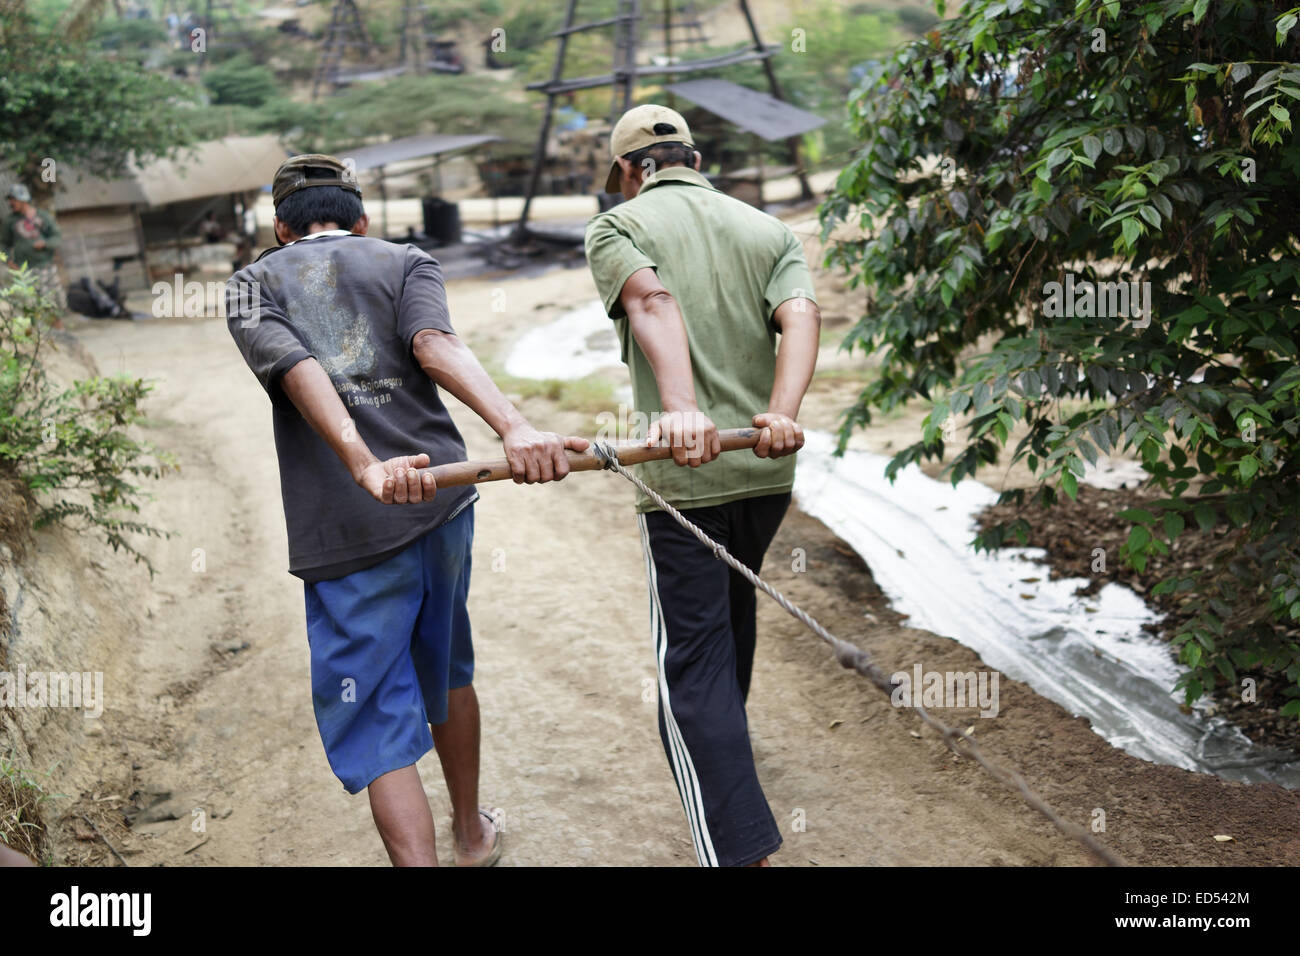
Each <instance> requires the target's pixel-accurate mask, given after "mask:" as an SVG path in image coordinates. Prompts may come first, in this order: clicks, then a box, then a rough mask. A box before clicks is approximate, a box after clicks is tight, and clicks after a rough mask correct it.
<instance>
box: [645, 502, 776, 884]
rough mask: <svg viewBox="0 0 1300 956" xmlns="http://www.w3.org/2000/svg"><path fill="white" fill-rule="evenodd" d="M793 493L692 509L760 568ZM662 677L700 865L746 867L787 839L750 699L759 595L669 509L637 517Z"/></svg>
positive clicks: (674, 761)
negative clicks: (760, 754)
mask: <svg viewBox="0 0 1300 956" xmlns="http://www.w3.org/2000/svg"><path fill="white" fill-rule="evenodd" d="M789 505H790V495H789V494H788V493H787V494H781V495H765V496H762V497H757V498H742V499H741V500H739V501H732V502H728V503H727V504H723V505H715V506H712V507H707V508H691V509H687V510H684V511H683V512H682V513H683V514H684V515H685V516H686V517H687V518H688V519H689V520H690V521H692V522H693V523H695V524H697V525H699V527H700V529H701V530H703V531H704V533H705V534H707V535H709V537H711V538H713V539H714V540H715V541H717V542H718V543H720V544H721V545H723V547H725V548H726V549H727V550H728V551H730V552H731V553H732V554H733V555H735V557H736V558H737V559H738V560H740V561H741V563H743V564H745V565H746V566H747V567H749V568H751V569H752V570H754V571H758V570H759V569H760V568H761V567H762V564H763V552H765V551H766V550H767V546H768V545H769V544H771V542H772V538H773V537H774V536H775V535H776V531H777V528H778V527H780V525H781V519H782V517H784V515H785V511H786V508H788V507H789ZM638 522H639V524H640V525H641V543H642V545H643V546H644V547H645V551H646V574H647V576H648V577H649V583H650V630H651V633H652V634H653V635H654V647H655V660H656V661H657V664H658V671H659V734H660V736H661V737H662V738H663V742H664V750H665V751H666V752H667V754H668V762H669V764H670V765H671V767H672V771H673V777H674V778H675V779H676V781H677V791H678V793H679V794H680V796H681V798H682V807H683V808H684V809H685V810H686V819H687V822H688V823H689V824H690V828H691V838H692V840H693V841H694V843H695V852H696V854H697V855H698V856H699V859H700V864H701V865H702V866H746V865H748V864H750V863H754V862H756V861H757V860H761V859H762V858H763V857H765V856H767V855H768V854H770V853H773V852H775V851H776V849H777V848H778V847H780V845H781V833H780V831H779V830H778V829H777V825H776V820H775V819H774V818H773V817H772V811H771V810H770V809H769V808H768V805H767V799H766V798H765V797H764V796H763V790H762V788H761V787H760V786H759V784H758V774H757V773H756V772H755V770H754V755H753V752H752V751H751V750H750V746H749V722H748V720H747V719H746V717H745V698H746V696H747V694H748V692H749V678H750V674H751V673H752V671H753V665H754V643H755V633H756V625H755V619H754V615H755V593H754V588H753V586H752V585H751V584H750V583H749V582H748V581H746V580H745V579H744V578H742V577H741V576H740V575H738V574H736V573H735V572H734V571H732V570H731V569H730V568H729V567H727V565H725V564H724V563H723V562H722V561H720V560H718V559H717V558H715V557H714V556H713V552H712V551H710V550H709V549H708V548H706V547H705V546H704V545H703V544H701V543H700V542H699V541H698V540H697V539H696V538H695V536H694V535H692V534H691V533H690V532H689V531H687V530H685V529H684V528H682V527H681V525H679V524H678V523H677V522H676V521H674V520H673V519H672V518H671V517H669V516H668V515H667V514H664V513H663V512H662V511H652V512H650V513H648V514H644V515H639V516H638Z"/></svg>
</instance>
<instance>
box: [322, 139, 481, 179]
mask: <svg viewBox="0 0 1300 956" xmlns="http://www.w3.org/2000/svg"><path fill="white" fill-rule="evenodd" d="M500 139H501V137H500V136H488V135H482V134H480V135H471V136H443V135H440V134H436V133H435V134H430V135H425V136H405V137H403V138H402V139H395V140H391V141H390V142H387V143H379V144H377V145H374V146H360V147H358V148H356V149H353V150H345V151H342V152H339V153H338V154H337V156H338V157H339V159H342V160H345V161H346V160H349V159H350V160H352V161H353V163H355V168H356V169H357V171H359V172H360V171H362V170H366V169H377V168H378V167H380V166H387V165H388V164H389V163H400V162H402V161H403V160H407V159H419V158H421V157H423V156H440V155H442V154H443V153H453V152H456V151H458V150H462V149H473V148H474V147H475V146H482V145H483V144H484V143H495V142H497V141H499V140H500Z"/></svg>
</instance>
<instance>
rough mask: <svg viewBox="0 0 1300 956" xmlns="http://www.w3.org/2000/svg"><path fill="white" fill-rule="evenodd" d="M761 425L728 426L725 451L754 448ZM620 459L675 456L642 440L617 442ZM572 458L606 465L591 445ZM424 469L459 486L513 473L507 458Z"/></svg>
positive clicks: (442, 482) (577, 465)
mask: <svg viewBox="0 0 1300 956" xmlns="http://www.w3.org/2000/svg"><path fill="white" fill-rule="evenodd" d="M761 432H762V429H761V428H727V429H723V430H722V431H720V432H718V438H719V439H720V440H721V442H722V450H723V451H737V450H739V449H742V448H753V447H754V446H755V445H757V444H758V436H759V435H760V433H761ZM614 448H615V449H616V450H617V451H618V460H619V463H620V464H623V465H639V464H641V463H642V462H646V461H663V460H665V459H668V458H672V457H673V450H672V449H671V448H669V447H668V446H667V445H664V444H659V445H654V446H648V445H646V444H645V442H643V441H627V442H616V443H615V444H614ZM565 454H566V455H567V456H568V458H569V469H570V470H571V471H599V470H600V469H602V468H604V467H605V464H604V462H602V461H601V460H600V459H599V458H598V457H597V456H596V453H595V452H594V451H592V449H590V448H588V449H587V450H586V451H569V452H565ZM420 471H421V472H425V471H431V472H433V480H434V481H435V482H437V486H438V487H439V488H456V487H459V486H461V485H477V484H479V483H480V482H484V481H504V480H505V479H507V478H510V477H512V475H511V473H510V464H509V462H507V461H506V460H505V459H504V458H496V459H489V460H483V461H456V462H452V463H451V464H448V465H436V466H434V467H433V468H422V469H420Z"/></svg>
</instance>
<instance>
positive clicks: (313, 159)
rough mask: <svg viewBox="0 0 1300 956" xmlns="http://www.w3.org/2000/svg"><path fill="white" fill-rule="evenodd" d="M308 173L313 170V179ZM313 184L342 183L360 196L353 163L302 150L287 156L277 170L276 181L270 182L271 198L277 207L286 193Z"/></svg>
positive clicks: (335, 184)
mask: <svg viewBox="0 0 1300 956" xmlns="http://www.w3.org/2000/svg"><path fill="white" fill-rule="evenodd" d="M309 172H311V173H313V175H312V176H311V178H308V173H309ZM311 186H340V187H342V188H343V189H348V190H351V191H352V192H354V193H356V194H357V195H358V196H360V195H361V187H360V186H358V185H357V173H356V170H355V169H353V168H352V167H351V166H346V165H344V163H343V161H342V160H339V159H336V158H335V157H333V156H326V155H325V154H324V153H303V154H302V155H301V156H293V157H290V158H289V159H286V160H285V161H284V162H283V163H282V164H281V165H280V168H279V169H277V170H276V171H275V180H274V181H273V182H272V184H271V201H272V202H273V203H274V204H275V205H276V207H277V208H278V207H279V205H280V203H282V202H284V199H285V197H286V196H291V195H292V194H294V193H296V192H297V191H298V190H300V189H307V188H309V187H311Z"/></svg>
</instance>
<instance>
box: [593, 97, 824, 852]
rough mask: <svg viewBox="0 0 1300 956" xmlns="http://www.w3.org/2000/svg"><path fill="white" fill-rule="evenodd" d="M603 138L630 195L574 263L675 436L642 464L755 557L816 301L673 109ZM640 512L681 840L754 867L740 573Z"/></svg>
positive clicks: (787, 239)
mask: <svg viewBox="0 0 1300 956" xmlns="http://www.w3.org/2000/svg"><path fill="white" fill-rule="evenodd" d="M610 145H611V153H612V165H611V167H610V172H609V179H608V181H607V182H606V184H605V190H606V192H611V193H615V192H621V193H622V195H623V197H624V199H626V200H627V201H626V202H624V203H622V204H621V205H618V206H615V207H614V208H613V209H611V210H609V211H608V212H605V213H602V214H601V215H599V216H596V217H595V218H594V219H592V220H591V222H590V224H589V225H588V226H587V261H588V263H589V264H590V266H591V272H592V275H593V276H594V278H595V280H596V287H597V289H599V291H600V295H601V298H602V300H603V301H604V305H605V310H606V311H607V312H608V313H609V316H610V318H612V319H613V320H614V324H615V327H616V330H617V332H618V335H619V339H620V341H621V343H622V351H623V360H624V361H625V362H626V363H627V365H628V369H629V371H630V372H631V377H632V391H633V397H634V400H635V402H636V407H637V410H638V412H640V413H641V414H643V415H645V416H648V418H649V419H650V421H651V424H650V426H649V428H648V433H647V435H646V441H647V443H649V444H656V443H659V442H660V441H663V442H665V443H667V444H668V445H670V446H671V447H672V449H673V461H672V462H667V461H664V462H652V463H649V464H644V465H640V466H638V470H639V474H640V476H641V478H642V479H643V480H644V481H645V482H646V483H647V484H648V485H650V486H651V487H653V488H655V489H656V490H658V491H659V492H660V493H661V494H662V495H663V496H664V497H665V498H666V499H667V500H668V501H669V503H671V504H672V505H673V506H674V507H676V508H678V509H680V510H682V511H683V512H684V513H685V514H686V516H687V517H688V518H689V519H690V520H691V521H693V522H694V523H695V524H697V525H698V526H699V527H701V528H702V529H704V531H705V532H707V533H708V534H709V535H710V536H711V537H712V538H714V540H716V541H719V542H720V543H721V544H723V545H724V546H725V547H726V548H727V550H728V551H730V552H731V553H732V554H733V555H735V556H736V557H737V558H738V559H739V560H740V561H742V562H743V563H744V564H746V565H747V566H748V567H750V568H752V569H753V570H754V571H758V570H759V568H760V567H761V566H762V563H763V553H764V552H765V551H766V550H767V547H768V545H769V544H770V543H771V541H772V538H773V536H775V534H776V531H777V528H778V527H779V526H780V523H781V519H782V517H783V516H784V514H785V511H786V508H787V507H788V506H789V504H790V489H791V487H792V486H793V484H794V458H793V455H794V453H795V452H796V451H798V450H799V448H801V447H802V446H803V431H802V429H801V428H800V427H799V425H798V423H797V422H796V418H797V416H798V414H799V405H800V403H801V402H802V401H803V395H804V392H805V390H806V389H807V387H808V383H809V381H810V380H811V379H812V374H813V368H814V366H815V364H816V360H817V341H818V335H819V332H820V326H821V316H820V313H819V312H818V309H817V305H816V302H815V301H814V299H813V293H812V279H811V277H810V274H809V271H808V264H807V262H806V261H805V260H804V255H803V247H802V246H801V245H800V243H799V240H798V239H797V238H796V237H795V236H794V234H793V233H792V232H791V231H790V230H789V228H788V227H786V225H785V224H784V223H782V222H781V221H780V220H778V219H775V218H773V217H771V216H769V215H767V214H766V213H763V212H760V211H759V210H757V209H754V208H753V207H751V206H748V205H746V204H745V203H743V202H740V201H739V200H736V199H732V198H731V197H729V196H725V195H723V194H722V193H720V192H718V191H717V190H715V189H714V188H713V187H712V186H710V185H709V182H708V180H706V179H705V178H704V177H703V176H702V175H700V172H699V169H700V159H701V157H700V154H699V153H698V152H697V151H696V150H695V144H694V141H693V140H692V139H691V133H690V129H689V128H688V127H687V125H686V121H685V120H684V119H682V117H681V116H680V115H679V114H678V113H676V112H674V111H673V110H670V109H667V108H665V107H662V106H651V105H647V106H639V107H637V108H636V109H633V110H629V111H628V112H627V113H626V114H624V115H623V117H622V119H620V120H619V122H618V124H617V125H616V126H615V127H614V131H613V134H612V136H611V143H610ZM778 333H780V335H781V342H780V347H779V349H778V348H777V344H776V341H777V339H776V337H777V334H778ZM715 422H717V423H718V424H720V425H722V426H723V427H736V426H740V425H750V424H751V423H752V424H753V425H754V426H756V427H758V428H761V429H762V435H761V439H760V441H759V443H758V445H757V446H756V447H755V449H754V454H753V455H752V456H751V455H740V454H736V455H729V456H726V457H721V458H720V457H718V455H719V453H720V450H721V448H720V445H719V441H718V432H717V427H716V426H715V424H714V423H715ZM715 458H717V461H714V459H715ZM710 462H712V464H710ZM637 512H638V522H639V524H640V529H641V540H642V544H643V546H644V547H645V551H646V573H647V576H648V578H649V584H650V606H651V615H650V616H651V630H652V631H653V633H654V641H655V658H656V661H657V664H658V673H659V733H660V736H661V737H662V738H663V743H664V750H665V751H666V752H667V755H668V761H669V764H670V766H671V767H672V771H673V776H674V778H675V779H676V782H677V789H678V793H679V795H680V796H681V799H682V806H683V807H684V809H685V810H686V817H687V822H688V823H689V825H690V830H691V837H692V840H693V842H694V844H695V851H696V854H697V856H698V857H699V860H700V863H701V864H702V865H705V866H752V865H758V866H762V865H767V858H768V856H769V855H770V854H771V853H773V852H775V851H776V850H777V848H779V847H780V845H781V834H780V831H779V829H778V828H777V825H776V821H775V819H774V818H773V816H772V811H771V809H770V808H769V807H768V805H767V800H766V799H765V798H764V796H763V791H762V788H761V787H760V786H759V783H758V775H757V772H756V771H755V768H754V757H753V753H752V751H751V749H750V743H749V726H748V721H747V719H746V716H745V700H746V697H747V695H748V692H749V681H750V674H751V672H752V668H753V661H754V645H755V639H756V626H755V596H754V588H753V586H752V585H750V584H749V583H748V582H747V581H745V579H744V578H742V577H741V576H740V575H738V574H736V573H734V572H732V571H731V570H730V569H729V568H728V567H727V566H726V565H725V564H723V563H722V562H721V561H718V560H717V559H716V558H714V556H713V553H712V552H711V551H710V550H709V549H708V548H706V547H704V545H702V544H700V542H699V541H698V540H697V539H696V538H695V537H694V536H693V535H692V534H691V533H690V532H688V531H686V530H684V529H683V528H682V527H681V526H680V525H678V524H677V523H676V522H675V521H674V520H673V519H672V518H671V517H670V516H669V515H667V514H665V513H664V512H662V511H659V510H658V509H656V508H655V506H654V505H653V504H652V503H651V502H650V501H649V500H647V499H646V498H644V496H639V497H638V500H637Z"/></svg>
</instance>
